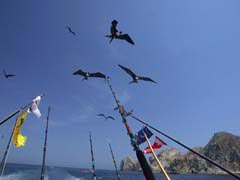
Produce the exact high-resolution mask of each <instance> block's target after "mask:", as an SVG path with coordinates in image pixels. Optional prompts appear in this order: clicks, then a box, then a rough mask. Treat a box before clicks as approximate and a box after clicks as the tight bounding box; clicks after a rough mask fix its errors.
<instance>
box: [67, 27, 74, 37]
mask: <svg viewBox="0 0 240 180" xmlns="http://www.w3.org/2000/svg"><path fill="white" fill-rule="evenodd" d="M66 28H67V29H68V31H69V32H70V33H71V34H73V35H74V36H76V33H75V32H73V31H72V29H71V28H70V27H69V26H66Z"/></svg>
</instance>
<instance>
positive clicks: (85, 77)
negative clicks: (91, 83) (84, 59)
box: [73, 69, 107, 80]
mask: <svg viewBox="0 0 240 180" xmlns="http://www.w3.org/2000/svg"><path fill="white" fill-rule="evenodd" d="M73 75H80V76H83V80H88V78H89V77H96V78H103V79H106V78H107V76H106V75H104V74H103V73H100V72H96V73H89V72H84V71H82V70H81V69H79V70H77V71H76V72H74V73H73Z"/></svg>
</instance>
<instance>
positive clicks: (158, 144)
mask: <svg viewBox="0 0 240 180" xmlns="http://www.w3.org/2000/svg"><path fill="white" fill-rule="evenodd" d="M163 145H167V143H165V142H164V141H163V140H161V139H160V138H159V137H157V136H155V141H154V143H153V145H152V149H153V150H156V149H160V148H161V147H162V146H163ZM143 152H144V154H149V153H151V152H152V151H151V148H150V147H149V146H148V147H146V148H145V149H144V151H143Z"/></svg>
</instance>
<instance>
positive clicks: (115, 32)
mask: <svg viewBox="0 0 240 180" xmlns="http://www.w3.org/2000/svg"><path fill="white" fill-rule="evenodd" d="M117 24H118V21H116V20H113V21H112V25H111V28H110V32H111V35H106V36H105V37H107V38H110V41H109V43H111V42H112V40H113V39H120V40H125V41H127V42H128V43H130V44H132V45H134V44H135V43H134V41H133V40H132V38H131V37H130V36H129V35H128V34H122V32H121V31H120V32H118V30H117Z"/></svg>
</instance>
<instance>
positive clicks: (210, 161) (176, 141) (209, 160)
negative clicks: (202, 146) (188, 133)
mask: <svg viewBox="0 0 240 180" xmlns="http://www.w3.org/2000/svg"><path fill="white" fill-rule="evenodd" d="M131 117H132V118H133V119H135V120H137V121H138V122H140V123H142V124H144V125H145V126H147V127H149V128H151V129H153V130H155V131H156V132H158V133H160V134H162V135H163V136H165V137H167V138H168V139H170V140H172V141H174V142H175V143H177V144H179V145H180V146H182V147H184V148H186V149H187V150H189V151H191V152H193V153H194V154H196V155H198V156H199V157H201V158H203V159H205V160H206V161H208V162H209V163H211V164H213V165H215V166H217V167H218V168H220V169H222V170H223V171H225V172H227V173H228V174H230V175H231V176H233V177H235V178H236V179H239V180H240V177H239V176H238V175H236V174H234V173H233V172H231V171H230V170H228V169H226V168H224V167H223V166H221V165H220V164H218V163H216V162H214V161H213V160H211V159H210V158H208V157H207V156H205V155H203V154H201V153H199V152H197V151H195V150H193V149H191V148H190V147H188V146H186V145H185V144H183V143H181V142H180V141H178V140H176V139H174V138H172V137H170V136H168V135H167V134H165V133H163V132H162V131H160V130H159V129H157V128H155V127H153V126H151V125H149V124H148V123H146V122H144V121H143V120H141V119H139V118H137V117H136V116H134V115H131Z"/></svg>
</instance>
